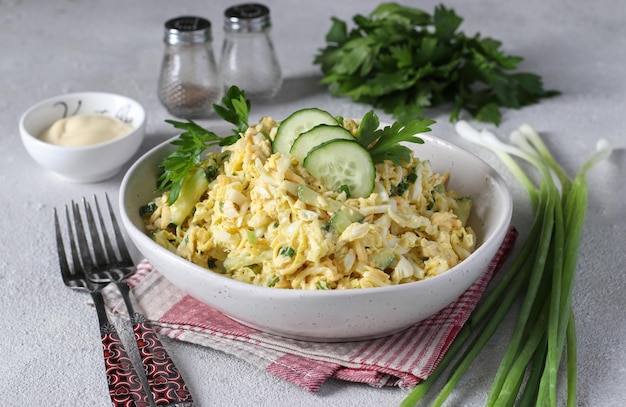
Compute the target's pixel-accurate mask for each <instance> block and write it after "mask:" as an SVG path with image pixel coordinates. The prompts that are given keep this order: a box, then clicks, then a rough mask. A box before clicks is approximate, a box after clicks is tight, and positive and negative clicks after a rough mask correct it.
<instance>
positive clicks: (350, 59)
mask: <svg viewBox="0 0 626 407" xmlns="http://www.w3.org/2000/svg"><path fill="white" fill-rule="evenodd" d="M332 21H333V24H332V26H331V28H330V30H329V32H328V34H327V35H326V42H327V46H326V48H323V49H320V50H319V53H318V54H317V55H316V57H315V61H314V62H315V64H319V65H320V66H321V69H322V72H323V74H324V78H323V79H322V83H323V84H327V85H328V86H329V90H330V92H331V94H333V95H335V96H345V97H350V98H352V99H353V100H354V101H357V102H363V103H367V104H370V105H373V106H375V107H378V108H381V109H382V110H384V111H385V112H386V113H389V114H391V115H393V116H394V117H395V118H396V119H397V120H399V121H402V122H407V121H409V120H410V119H414V118H419V117H424V109H425V108H428V107H433V106H436V105H441V104H444V103H451V104H453V106H454V108H453V110H452V113H451V114H450V120H451V121H456V120H457V119H458V118H459V114H460V112H461V110H463V109H465V110H466V111H468V112H469V113H470V114H471V115H472V116H473V117H474V118H475V119H477V120H481V121H485V122H491V123H494V124H496V125H498V124H500V121H501V111H500V109H501V108H502V107H505V108H515V109H518V108H520V107H522V106H526V105H529V104H533V103H537V102H539V100H540V99H542V98H545V97H550V96H554V95H556V94H558V92H555V91H546V90H544V89H543V85H542V81H541V78H540V77H539V76H537V75H535V74H532V73H525V72H519V73H512V72H508V71H513V70H514V69H515V68H516V67H517V65H518V64H519V63H520V62H521V61H522V58H521V57H518V56H511V55H506V54H505V53H504V52H503V51H501V50H500V46H501V43H500V42H499V41H497V40H494V39H491V38H481V37H480V34H476V35H474V36H473V37H468V36H466V35H465V34H464V33H463V32H460V31H457V29H458V28H459V26H460V25H461V22H462V21H463V19H462V18H461V17H459V16H458V15H457V14H456V13H455V12H454V10H452V9H448V8H446V7H444V6H443V5H439V6H437V7H436V8H435V11H434V14H432V15H430V14H428V13H426V12H424V11H422V10H419V9H415V8H411V7H406V6H402V5H399V4H396V3H383V4H380V5H379V6H378V7H377V8H376V9H375V10H374V11H373V12H372V13H371V14H370V15H369V17H365V16H362V15H356V16H354V18H353V21H354V23H355V24H356V27H354V28H353V29H351V30H350V31H348V27H347V25H346V23H345V22H344V21H342V20H339V19H337V18H333V19H332Z"/></svg>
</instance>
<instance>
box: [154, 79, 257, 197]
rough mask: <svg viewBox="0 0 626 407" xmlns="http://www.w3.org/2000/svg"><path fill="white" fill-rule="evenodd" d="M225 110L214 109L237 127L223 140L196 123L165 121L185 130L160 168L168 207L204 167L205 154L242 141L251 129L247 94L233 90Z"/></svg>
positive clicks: (160, 182) (213, 171) (214, 170)
mask: <svg viewBox="0 0 626 407" xmlns="http://www.w3.org/2000/svg"><path fill="white" fill-rule="evenodd" d="M222 103H223V104H224V106H219V105H213V108H214V109H215V111H216V112H217V114H218V115H220V117H222V118H223V119H224V120H226V121H228V122H229V123H233V124H234V125H235V126H237V127H236V129H235V130H233V133H234V135H233V136H230V137H225V138H221V137H219V136H218V135H217V134H215V133H213V132H211V131H209V130H207V129H205V128H203V127H202V126H200V125H198V124H197V123H195V122H194V121H192V120H189V119H188V120H187V122H180V121H176V120H165V121H166V122H167V123H170V124H171V125H173V126H174V127H175V128H177V129H181V130H184V131H183V133H181V135H180V137H179V138H177V139H176V140H174V141H172V143H171V144H173V145H175V146H178V147H177V148H176V149H175V150H174V151H172V152H171V153H170V154H169V155H168V156H166V157H165V158H164V159H163V161H162V162H161V164H160V165H159V167H160V168H161V169H163V172H162V173H161V175H160V176H159V178H158V179H157V188H156V190H157V191H169V196H168V201H167V202H168V204H169V205H172V204H173V203H174V202H176V200H177V199H178V197H179V196H180V191H181V188H182V187H183V183H184V182H185V179H186V177H187V175H188V174H190V173H192V172H193V171H194V170H196V169H197V168H198V167H200V163H201V156H202V153H203V152H204V151H205V150H206V149H207V148H209V147H212V146H215V145H220V146H226V145H230V144H233V143H235V142H236V141H237V139H238V138H239V137H240V136H239V134H240V133H242V132H244V131H246V129H247V128H248V113H249V111H250V101H249V100H246V98H245V93H244V92H243V91H242V90H240V89H239V88H237V87H236V86H232V87H231V88H230V89H228V92H226V96H225V97H224V98H223V99H222ZM207 172H210V174H207V175H211V174H217V168H209V169H207Z"/></svg>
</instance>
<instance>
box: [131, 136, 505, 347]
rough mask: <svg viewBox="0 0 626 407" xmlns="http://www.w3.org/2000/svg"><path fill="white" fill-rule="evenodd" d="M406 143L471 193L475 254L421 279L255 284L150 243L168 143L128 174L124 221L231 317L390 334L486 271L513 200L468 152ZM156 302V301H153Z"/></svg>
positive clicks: (305, 333)
mask: <svg viewBox="0 0 626 407" xmlns="http://www.w3.org/2000/svg"><path fill="white" fill-rule="evenodd" d="M420 137H421V138H423V139H424V141H425V143H424V144H421V145H419V146H415V145H414V144H411V145H410V146H409V147H411V148H413V149H414V150H415V154H416V156H417V157H419V158H421V159H423V160H430V162H431V164H432V168H433V170H434V171H437V172H445V171H450V174H451V175H450V183H449V186H450V188H452V189H454V190H456V191H458V192H459V193H460V194H462V195H467V196H471V197H472V199H473V205H472V210H471V215H470V218H469V221H468V223H469V225H470V226H472V228H473V229H474V231H475V232H476V234H477V249H476V250H475V251H474V253H472V254H471V255H470V256H469V257H468V258H467V259H465V260H464V261H463V262H461V263H460V264H458V265H457V266H456V267H453V268H452V269H450V270H448V271H447V272H445V273H442V274H440V275H438V276H436V277H432V278H429V279H426V280H423V281H418V282H414V283H408V284H401V285H396V286H388V287H377V288H362V289H353V290H333V291H326V290H289V289H278V288H268V287H260V286H255V285H251V284H246V283H243V282H240V281H236V280H233V279H230V278H228V277H225V276H222V275H220V274H218V273H214V272H212V271H210V270H207V269H204V268H202V267H200V266H197V265H195V264H193V263H191V262H189V261H187V260H185V259H183V258H182V257H179V256H177V255H176V254H174V253H172V252H170V251H168V250H167V249H165V248H163V247H161V246H159V245H158V244H157V243H156V242H154V241H153V240H152V239H150V237H148V235H147V234H146V232H145V227H144V223H143V220H142V218H141V216H140V214H139V208H140V207H141V206H142V205H145V204H146V203H147V202H148V201H150V200H151V199H152V198H153V197H154V187H155V185H156V179H157V177H158V175H159V168H158V165H159V163H160V162H161V160H162V159H163V157H164V156H166V155H167V154H168V153H169V152H171V151H172V150H173V148H174V147H175V146H172V145H171V144H170V142H171V140H170V141H167V142H165V143H163V144H161V145H159V146H157V147H155V148H154V149H152V150H151V151H149V152H148V153H146V154H145V155H144V156H143V157H141V158H140V159H139V160H138V161H137V162H136V163H135V164H133V166H132V167H131V168H130V169H129V170H128V172H127V173H126V175H125V176H124V179H123V180H122V185H121V188H120V202H119V203H120V212H121V218H122V222H123V224H124V226H125V227H126V230H127V231H128V234H129V236H130V238H131V240H132V241H133V242H134V243H135V245H136V246H137V248H138V249H139V251H140V252H141V253H142V254H143V255H144V256H145V257H146V258H147V259H148V260H149V261H150V262H151V263H152V264H153V265H154V266H155V267H156V268H157V269H158V270H159V271H160V272H161V273H162V274H163V275H164V276H165V277H166V278H167V279H168V280H170V281H171V282H172V283H173V284H174V285H176V286H178V287H179V288H181V289H182V290H184V291H186V292H187V293H188V294H190V295H191V296H193V297H195V298H196V299H198V300H200V301H202V302H204V303H205V304H208V305H210V306H211V307H213V308H215V309H217V310H219V311H221V312H223V313H224V314H226V315H228V316H230V317H231V318H233V319H235V320H237V321H240V322H242V323H244V324H246V325H249V326H251V327H254V328H257V329H260V330H262V331H266V332H271V333H274V334H277V335H282V336H285V337H290V338H294V339H304V340H312V341H329V342H330V341H332V342H335V341H351V340H362V339H369V338H376V337H381V336H385V335H389V334H392V333H395V332H398V331H400V330H403V329H405V328H408V327H410V326H412V325H414V324H416V323H417V322H419V321H421V320H423V319H426V318H428V317H430V316H431V315H433V314H435V313H436V312H438V311H440V310H441V309H443V308H444V307H446V306H447V305H448V304H450V303H451V302H453V301H455V300H456V299H457V298H458V297H459V295H461V294H462V293H463V292H464V291H465V290H467V289H468V288H469V287H470V285H471V284H472V283H473V282H474V281H476V280H477V279H478V277H480V275H481V274H482V273H483V272H484V271H485V269H486V268H487V266H488V264H489V262H490V261H491V259H492V258H493V257H494V256H495V254H496V252H497V251H498V249H499V247H500V245H501V244H502V241H503V239H504V237H505V235H506V232H507V230H508V226H509V224H510V221H511V215H512V209H513V202H512V198H511V193H510V191H509V188H508V186H507V184H506V182H505V181H504V179H503V178H502V177H501V176H500V175H499V174H498V173H497V172H496V171H495V170H494V169H493V168H491V167H490V166H489V165H488V164H486V163H485V162H484V161H482V160H481V159H479V158H478V157H476V156H474V155H472V154H471V153H469V152H467V151H465V150H463V149H461V148H459V147H456V146H454V145H452V144H450V143H447V142H445V141H442V140H441V139H438V138H436V137H433V136H431V135H427V134H420ZM155 300H156V301H158V299H155Z"/></svg>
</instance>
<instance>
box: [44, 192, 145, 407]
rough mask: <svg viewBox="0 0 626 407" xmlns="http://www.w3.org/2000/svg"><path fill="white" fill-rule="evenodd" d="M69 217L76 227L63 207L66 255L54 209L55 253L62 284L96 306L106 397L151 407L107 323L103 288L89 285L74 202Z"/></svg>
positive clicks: (121, 405) (123, 405)
mask: <svg viewBox="0 0 626 407" xmlns="http://www.w3.org/2000/svg"><path fill="white" fill-rule="evenodd" d="M72 215H73V218H74V225H75V228H73V227H72V224H73V222H72V221H71V220H70V210H69V209H68V207H67V206H65V218H66V223H67V228H68V234H69V242H70V245H69V253H67V254H66V252H67V251H66V249H65V244H64V242H63V235H62V233H61V225H60V222H59V216H58V215H57V211H56V209H55V210H54V224H55V232H56V241H57V251H58V255H59V266H60V268H61V276H62V278H63V282H64V283H65V285H66V286H67V287H69V288H71V289H74V290H79V291H84V292H89V293H90V294H91V298H92V299H93V302H94V304H95V306H96V312H97V315H98V322H99V326H100V339H101V342H102V349H103V353H104V365H105V369H106V375H107V382H108V386H109V396H110V397H111V401H112V402H113V405H114V406H116V407H132V406H135V407H147V406H149V405H150V401H149V399H148V395H147V393H146V391H145V390H144V388H143V386H142V383H141V379H140V377H139V375H138V374H137V372H136V371H135V369H134V368H133V364H132V362H131V360H130V358H129V357H128V354H127V352H126V349H125V348H124V345H123V343H122V341H121V339H120V336H119V334H118V333H117V330H116V329H115V326H114V325H113V324H112V323H111V322H110V321H109V317H108V315H107V312H106V308H105V305H104V298H103V297H102V293H101V290H102V288H103V287H104V285H102V284H96V283H92V282H90V281H89V280H88V279H87V278H86V274H85V268H86V267H88V266H89V264H90V263H91V254H90V253H89V248H88V247H87V242H86V238H85V233H84V229H83V227H82V222H81V220H80V212H79V209H78V206H77V205H76V204H74V202H72ZM74 229H75V230H74Z"/></svg>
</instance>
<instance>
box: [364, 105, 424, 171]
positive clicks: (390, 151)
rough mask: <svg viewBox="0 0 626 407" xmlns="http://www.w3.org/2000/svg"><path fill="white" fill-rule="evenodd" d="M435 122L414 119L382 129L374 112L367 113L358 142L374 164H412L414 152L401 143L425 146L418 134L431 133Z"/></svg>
mask: <svg viewBox="0 0 626 407" xmlns="http://www.w3.org/2000/svg"><path fill="white" fill-rule="evenodd" d="M434 123H435V121H434V120H427V119H414V120H411V121H409V122H408V123H406V124H403V123H401V122H395V123H394V124H392V125H391V126H386V127H384V128H382V129H380V128H379V127H380V121H379V119H378V116H377V115H376V113H374V111H373V110H370V111H369V112H367V113H365V115H364V116H363V119H362V120H361V123H360V125H359V131H358V137H357V141H358V142H359V144H360V145H361V146H363V147H365V148H366V149H368V150H369V153H370V155H371V156H372V160H373V161H374V164H378V163H382V162H384V161H385V160H389V161H391V162H393V163H394V164H396V165H402V161H404V162H407V163H408V162H410V161H411V156H412V151H411V149H410V148H409V147H406V146H404V145H401V144H399V143H401V142H408V143H416V144H423V143H424V140H422V139H421V138H419V137H417V136H416V134H419V133H425V132H428V131H430V130H431V129H430V127H429V126H430V125H432V124H434Z"/></svg>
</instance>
